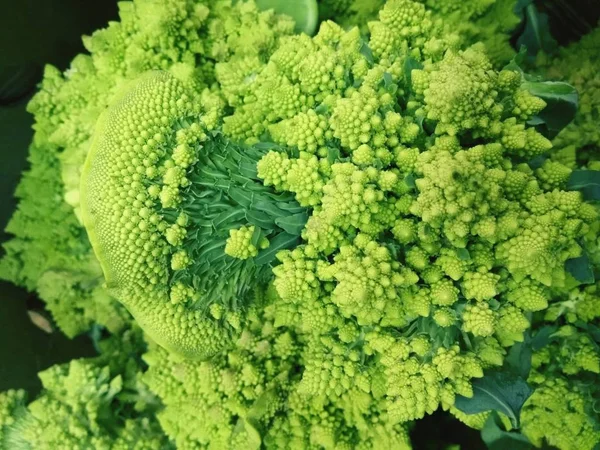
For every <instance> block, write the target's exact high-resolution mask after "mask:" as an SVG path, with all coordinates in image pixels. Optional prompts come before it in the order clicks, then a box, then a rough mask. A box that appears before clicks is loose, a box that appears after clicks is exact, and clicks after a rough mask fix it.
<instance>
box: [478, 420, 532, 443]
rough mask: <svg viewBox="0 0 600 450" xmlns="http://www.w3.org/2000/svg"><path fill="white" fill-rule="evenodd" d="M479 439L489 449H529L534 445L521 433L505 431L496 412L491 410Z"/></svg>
mask: <svg viewBox="0 0 600 450" xmlns="http://www.w3.org/2000/svg"><path fill="white" fill-rule="evenodd" d="M481 439H482V440H483V442H485V444H486V445H487V448H488V449H489V450H509V449H510V450H529V449H533V448H534V446H533V445H532V444H531V442H529V440H528V439H527V438H526V437H525V436H523V435H522V434H521V433H517V432H514V431H512V432H511V431H505V430H504V429H503V425H502V420H501V419H500V417H499V416H498V413H496V412H495V411H493V412H492V413H491V414H490V416H489V417H488V419H487V420H486V422H485V425H484V426H483V429H482V430H481Z"/></svg>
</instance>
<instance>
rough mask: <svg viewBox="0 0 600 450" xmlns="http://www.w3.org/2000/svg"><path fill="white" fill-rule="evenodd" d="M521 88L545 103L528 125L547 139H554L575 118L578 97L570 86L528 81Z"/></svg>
mask: <svg viewBox="0 0 600 450" xmlns="http://www.w3.org/2000/svg"><path fill="white" fill-rule="evenodd" d="M521 87H522V88H523V89H527V90H528V91H529V92H530V93H531V94H533V95H535V96H536V97H539V98H541V99H542V100H544V101H545V102H546V107H545V108H544V109H543V110H542V111H540V113H539V114H538V115H537V116H535V117H533V118H532V119H531V120H530V121H529V122H528V123H529V124H530V125H534V126H536V128H537V129H538V130H539V131H540V132H542V133H543V134H544V135H545V136H546V137H548V138H549V139H552V138H554V137H555V136H556V135H557V134H558V133H559V132H560V131H561V130H562V129H563V128H564V127H566V126H567V125H568V124H569V123H570V122H571V121H572V120H573V118H574V117H575V114H576V113H577V105H578V100H579V96H578V95H577V90H576V89H575V88H574V87H573V86H571V85H570V84H568V83H564V82H562V81H533V80H528V81H524V82H523V83H522V84H521Z"/></svg>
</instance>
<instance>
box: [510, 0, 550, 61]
mask: <svg viewBox="0 0 600 450" xmlns="http://www.w3.org/2000/svg"><path fill="white" fill-rule="evenodd" d="M515 12H516V13H517V15H519V16H521V18H522V20H523V23H524V27H523V32H522V33H521V35H520V36H519V38H518V39H517V47H520V46H522V45H523V46H525V47H527V60H528V62H530V63H532V62H534V60H535V57H536V56H537V54H538V53H539V52H540V51H543V52H545V53H552V52H554V51H555V50H556V48H557V47H558V43H557V42H556V40H555V39H554V38H553V37H552V34H551V33H550V27H549V25H548V16H547V15H546V14H544V13H541V12H539V11H538V9H537V8H536V6H535V4H534V2H533V0H519V2H518V3H517V5H516V7H515Z"/></svg>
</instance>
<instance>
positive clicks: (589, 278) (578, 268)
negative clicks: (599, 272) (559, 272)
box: [565, 253, 596, 284]
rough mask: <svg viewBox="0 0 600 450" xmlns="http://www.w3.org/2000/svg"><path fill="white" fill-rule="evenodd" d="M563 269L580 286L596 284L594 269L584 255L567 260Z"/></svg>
mask: <svg viewBox="0 0 600 450" xmlns="http://www.w3.org/2000/svg"><path fill="white" fill-rule="evenodd" d="M565 269H566V271H567V272H569V273H570V274H571V275H573V278H575V279H576V280H577V281H579V282H580V283H581V284H594V283H595V282H596V277H595V276H594V268H593V267H592V263H591V262H590V260H589V258H588V256H587V255H586V254H585V253H584V254H583V255H581V256H579V257H577V258H571V259H567V261H566V262H565Z"/></svg>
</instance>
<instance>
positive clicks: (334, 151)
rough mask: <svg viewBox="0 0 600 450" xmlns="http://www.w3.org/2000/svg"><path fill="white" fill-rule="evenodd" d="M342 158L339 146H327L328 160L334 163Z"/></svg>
mask: <svg viewBox="0 0 600 450" xmlns="http://www.w3.org/2000/svg"><path fill="white" fill-rule="evenodd" d="M339 160H340V149H339V148H337V147H327V162H329V164H333V163H335V162H338V161H339Z"/></svg>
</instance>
